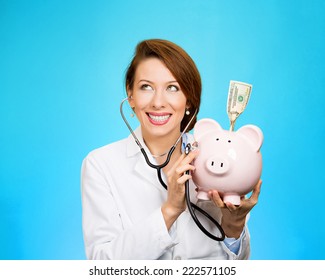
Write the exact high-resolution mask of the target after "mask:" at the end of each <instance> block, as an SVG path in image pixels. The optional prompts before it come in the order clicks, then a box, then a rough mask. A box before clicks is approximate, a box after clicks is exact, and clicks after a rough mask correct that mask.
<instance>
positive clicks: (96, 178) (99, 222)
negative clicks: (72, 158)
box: [81, 128, 250, 260]
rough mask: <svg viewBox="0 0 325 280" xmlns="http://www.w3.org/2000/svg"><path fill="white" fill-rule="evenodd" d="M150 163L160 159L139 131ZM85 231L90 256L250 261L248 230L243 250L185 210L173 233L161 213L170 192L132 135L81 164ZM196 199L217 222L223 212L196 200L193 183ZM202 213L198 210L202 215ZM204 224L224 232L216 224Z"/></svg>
mask: <svg viewBox="0 0 325 280" xmlns="http://www.w3.org/2000/svg"><path fill="white" fill-rule="evenodd" d="M135 133H136V135H137V137H138V138H139V140H140V141H141V144H142V145H143V147H144V149H145V151H146V152H147V154H148V156H149V159H150V160H151V162H155V161H154V158H153V157H152V156H151V154H150V152H149V150H148V148H147V147H146V146H145V144H144V143H143V140H142V135H141V129H140V128H138V129H137V130H136V131H135ZM81 185H82V210H83V233H84V242H85V247H86V255H87V258H88V259H130V260H135V259H147V260H149V259H247V258H248V257H249V253H250V244H249V233H248V229H247V228H245V230H244V231H243V233H242V236H241V242H240V247H239V251H238V254H235V253H233V252H232V251H230V250H229V248H228V247H227V246H226V245H225V243H224V242H217V241H214V240H212V239H210V238H209V237H207V236H206V235H205V234H204V233H203V232H201V230H200V229H199V228H198V227H197V225H196V224H195V223H194V221H193V219H192V217H191V215H190V213H189V211H188V210H186V211H184V212H183V213H182V214H181V215H180V216H179V217H178V219H177V220H176V222H175V223H174V224H173V226H172V227H171V229H170V230H169V231H168V230H167V228H166V225H165V221H164V218H163V215H162V212H161V205H162V204H163V203H164V202H165V201H166V198H167V191H166V190H165V189H164V188H163V187H162V186H161V184H160V183H159V181H158V178H157V171H156V170H155V169H153V168H151V167H149V166H148V165H147V164H146V162H145V160H144V157H143V155H142V153H141V152H140V149H139V147H138V146H137V144H136V143H135V141H134V139H133V137H132V135H130V136H129V137H128V138H126V139H123V140H121V141H118V142H115V143H112V144H109V145H106V146H104V147H102V148H99V149H96V150H94V151H92V152H91V153H89V155H88V156H87V157H86V158H85V159H84V161H83V164H82V176H81ZM190 189H191V201H192V202H193V203H197V204H198V206H200V207H201V208H203V209H204V210H206V211H207V212H208V213H209V214H210V215H211V216H214V217H215V218H216V219H217V221H219V222H220V221H221V211H220V209H218V208H217V207H216V206H214V205H213V203H212V202H210V201H197V199H196V197H195V185H194V184H193V182H192V181H191V182H190ZM198 217H199V214H198ZM201 222H202V224H203V225H204V226H205V227H206V228H207V229H208V230H209V231H210V232H212V233H213V234H215V235H217V236H219V235H220V234H219V233H218V231H217V229H216V227H215V226H214V225H212V224H211V222H209V221H206V220H204V219H203V220H202V219H201Z"/></svg>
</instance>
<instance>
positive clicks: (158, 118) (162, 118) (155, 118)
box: [147, 113, 171, 125]
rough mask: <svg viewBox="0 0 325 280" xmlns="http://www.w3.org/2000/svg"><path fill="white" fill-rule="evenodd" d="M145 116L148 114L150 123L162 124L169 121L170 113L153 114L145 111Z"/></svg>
mask: <svg viewBox="0 0 325 280" xmlns="http://www.w3.org/2000/svg"><path fill="white" fill-rule="evenodd" d="M147 116H148V119H149V121H150V122H151V123H152V124H155V125H163V124H166V123H167V122H168V121H169V119H170V117H171V114H164V115H153V114H150V113H147Z"/></svg>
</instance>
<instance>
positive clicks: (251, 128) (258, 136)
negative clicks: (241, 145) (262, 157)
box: [237, 125, 264, 152]
mask: <svg viewBox="0 0 325 280" xmlns="http://www.w3.org/2000/svg"><path fill="white" fill-rule="evenodd" d="M237 133H240V134H242V135H244V137H246V138H247V139H248V140H249V142H250V143H251V144H252V145H253V148H254V150H255V151H256V152H258V151H259V150H260V148H261V146H262V144H263V139H264V137H263V132H262V130H261V129H259V128H258V127H257V126H255V125H245V126H243V127H241V128H240V129H238V130H237Z"/></svg>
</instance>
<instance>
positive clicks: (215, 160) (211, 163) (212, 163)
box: [206, 156, 230, 175]
mask: <svg viewBox="0 0 325 280" xmlns="http://www.w3.org/2000/svg"><path fill="white" fill-rule="evenodd" d="M206 168H207V170H208V171H209V172H211V173H213V174H215V175H222V174H225V173H227V172H228V171H229V168H230V164H229V161H228V160H227V159H226V158H223V157H218V156H214V157H210V158H209V159H208V160H207V161H206Z"/></svg>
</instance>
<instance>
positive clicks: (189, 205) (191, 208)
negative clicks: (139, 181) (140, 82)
mask: <svg viewBox="0 0 325 280" xmlns="http://www.w3.org/2000/svg"><path fill="white" fill-rule="evenodd" d="M128 99H129V97H127V98H125V99H123V100H122V102H121V104H120V113H121V116H122V119H123V121H124V122H125V124H126V126H127V127H128V129H129V131H130V132H131V134H132V136H133V138H134V140H135V142H136V144H137V145H138V146H139V148H140V151H141V153H142V155H143V156H144V159H145V161H146V163H147V164H148V166H150V167H151V168H154V169H156V170H157V177H158V180H159V182H160V184H161V185H162V186H163V187H164V188H165V189H166V190H167V189H168V186H167V185H166V183H165V182H164V180H163V178H162V175H161V174H162V172H161V171H162V169H163V168H164V167H165V166H166V165H167V164H168V163H169V161H170V158H171V156H172V154H173V152H174V150H175V149H176V146H177V144H178V142H179V141H180V139H181V138H182V136H183V134H184V133H185V132H186V130H187V128H188V127H189V125H190V124H191V122H192V121H193V119H194V117H195V115H196V113H197V110H196V111H195V112H194V115H193V116H192V118H191V119H190V121H189V123H188V124H187V126H186V127H185V129H184V130H183V132H182V133H181V135H180V137H179V138H178V139H177V141H176V143H175V144H174V145H173V146H172V147H171V148H170V150H169V152H168V154H167V158H166V160H165V162H164V163H162V164H159V165H157V164H153V163H152V162H150V160H149V158H148V155H147V153H146V151H145V149H144V148H143V147H142V145H141V143H140V141H139V139H138V138H137V136H136V135H135V133H134V131H133V129H132V127H131V126H130V124H129V122H128V121H127V119H126V117H125V116H124V113H123V104H124V102H125V101H127V100H128ZM190 150H191V149H190V144H188V145H187V146H186V148H185V153H186V155H187V154H188V153H189V152H190ZM186 173H187V174H189V171H187V172H186ZM185 198H186V204H187V208H188V210H189V212H190V214H191V216H192V218H193V220H194V222H195V223H196V225H197V226H198V228H199V229H200V230H201V231H202V232H203V233H204V234H206V235H207V236H208V237H210V238H211V239H213V240H216V241H222V240H224V239H225V233H224V231H223V229H222V227H221V225H220V224H219V223H218V222H217V221H216V220H215V219H214V218H213V217H212V216H211V215H210V214H208V213H207V212H206V211H204V210H203V209H202V208H200V207H199V206H197V205H196V204H194V203H192V202H191V198H190V191H189V181H188V180H187V181H186V182H185ZM194 209H195V210H197V211H199V212H200V213H201V214H203V215H204V216H205V217H206V218H207V219H209V220H210V221H211V222H212V223H213V224H214V225H216V227H217V228H218V230H219V231H220V234H221V237H218V236H215V235H213V234H212V233H210V232H209V231H207V230H206V228H205V227H204V226H203V225H202V224H201V222H200V221H199V219H198V218H197V216H196V213H195V211H194Z"/></svg>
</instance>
